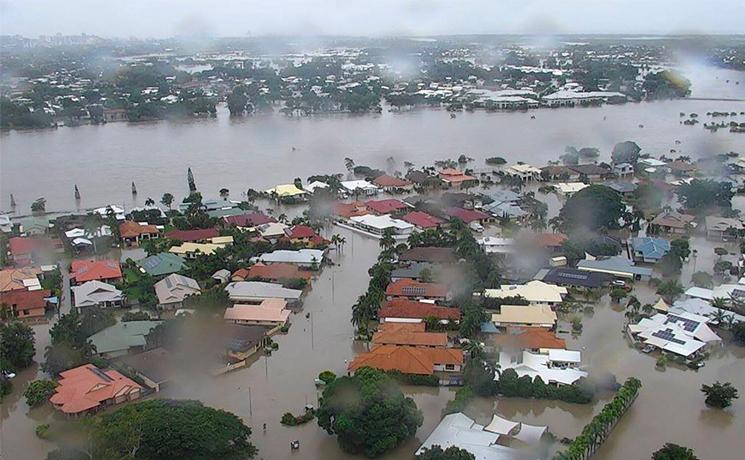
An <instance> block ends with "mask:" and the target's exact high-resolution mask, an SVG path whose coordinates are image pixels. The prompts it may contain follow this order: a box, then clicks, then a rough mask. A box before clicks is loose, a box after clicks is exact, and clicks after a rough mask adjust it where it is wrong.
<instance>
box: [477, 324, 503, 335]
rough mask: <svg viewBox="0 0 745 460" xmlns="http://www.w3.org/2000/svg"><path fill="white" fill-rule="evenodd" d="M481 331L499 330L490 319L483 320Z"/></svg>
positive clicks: (488, 332) (495, 331) (492, 332)
mask: <svg viewBox="0 0 745 460" xmlns="http://www.w3.org/2000/svg"><path fill="white" fill-rule="evenodd" d="M481 332H483V333H484V334H496V333H498V332H499V329H497V326H495V325H494V323H492V322H491V321H484V322H483V323H481Z"/></svg>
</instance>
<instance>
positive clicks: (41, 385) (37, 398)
mask: <svg viewBox="0 0 745 460" xmlns="http://www.w3.org/2000/svg"><path fill="white" fill-rule="evenodd" d="M55 388H57V384H56V383H54V382H53V381H51V380H34V381H31V382H29V383H28V385H27V386H26V389H25V390H24V391H23V396H25V397H26V404H28V405H29V407H37V406H40V405H42V404H44V403H45V402H47V401H49V398H51V397H52V395H53V394H54V389H55Z"/></svg>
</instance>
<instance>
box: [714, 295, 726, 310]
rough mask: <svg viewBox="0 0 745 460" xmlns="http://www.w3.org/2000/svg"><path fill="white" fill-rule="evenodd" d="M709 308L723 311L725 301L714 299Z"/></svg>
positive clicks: (720, 298)
mask: <svg viewBox="0 0 745 460" xmlns="http://www.w3.org/2000/svg"><path fill="white" fill-rule="evenodd" d="M711 306H712V307H714V308H718V309H720V310H721V309H724V308H725V307H726V306H727V299H725V298H724V297H714V299H712V301H711Z"/></svg>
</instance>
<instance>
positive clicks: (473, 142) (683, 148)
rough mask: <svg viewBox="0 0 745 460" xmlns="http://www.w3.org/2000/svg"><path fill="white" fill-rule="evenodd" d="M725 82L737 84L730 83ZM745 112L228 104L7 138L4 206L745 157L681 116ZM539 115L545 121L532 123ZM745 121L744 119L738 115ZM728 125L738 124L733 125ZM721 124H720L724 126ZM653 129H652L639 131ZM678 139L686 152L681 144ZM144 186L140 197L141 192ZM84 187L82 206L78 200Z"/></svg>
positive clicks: (741, 141)
mask: <svg viewBox="0 0 745 460" xmlns="http://www.w3.org/2000/svg"><path fill="white" fill-rule="evenodd" d="M690 76H691V79H692V81H693V95H692V96H697V97H723V96H727V97H730V98H740V99H745V89H743V86H745V85H739V86H735V85H734V81H736V80H742V81H744V82H745V73H743V72H732V71H726V70H721V69H707V71H706V72H698V73H691V75H690ZM726 79H729V80H730V83H729V84H726V83H724V81H725V80H726ZM709 111H735V112H738V113H739V112H741V111H745V102H732V101H730V102H725V101H708V100H672V101H660V102H651V103H640V104H632V103H630V104H624V105H606V106H603V107H592V108H573V109H541V110H534V111H530V112H514V113H506V112H497V113H485V112H483V111H480V112H474V113H461V114H458V115H457V118H455V119H451V118H450V115H449V113H448V112H446V111H444V110H431V109H423V110H415V111H411V112H405V113H390V112H388V111H384V112H383V113H382V114H380V115H361V116H348V115H332V116H313V117H303V118H287V117H285V116H283V115H279V114H274V115H265V116H254V117H248V118H241V119H234V118H233V119H231V118H230V117H228V116H227V110H226V109H225V107H220V109H219V113H218V117H217V118H213V119H198V120H190V121H182V122H162V123H109V124H107V125H100V126H81V127H76V128H60V129H56V130H42V131H23V132H19V131H11V132H3V133H2V134H0V150H1V154H0V209H4V210H8V209H9V206H10V205H9V200H10V194H11V193H13V194H14V196H15V199H16V202H17V204H18V208H17V211H18V212H19V213H28V212H29V209H30V205H31V202H33V200H35V199H36V198H38V197H40V196H44V197H46V199H47V210H50V211H51V210H74V209H76V207H80V208H92V207H97V206H102V205H105V204H108V203H117V204H120V205H124V206H125V207H127V208H129V207H132V206H135V205H142V204H143V203H144V201H145V200H146V199H147V198H148V197H153V198H154V199H155V200H156V201H159V198H160V197H161V196H162V194H163V193H164V192H170V193H173V194H174V195H175V196H176V197H177V199H178V198H179V197H181V196H185V195H186V194H187V193H188V189H187V183H186V169H187V167H191V169H192V171H193V172H194V175H195V178H196V183H197V185H198V186H199V188H200V190H202V192H203V194H204V195H207V196H216V195H217V193H218V191H219V190H220V189H221V188H222V187H226V188H228V189H229V190H231V191H232V192H233V197H234V198H239V197H240V193H241V192H245V191H246V190H247V189H248V188H254V189H257V190H264V189H266V188H269V187H272V186H274V185H276V184H278V183H286V182H291V181H292V179H293V178H295V177H301V178H302V179H303V180H305V179H306V178H307V177H308V176H309V175H311V174H319V173H320V174H325V173H329V172H343V171H344V158H345V157H351V158H352V159H354V161H355V162H356V163H357V164H366V165H370V166H374V167H379V168H385V167H386V166H387V161H386V159H388V158H389V157H393V158H394V159H395V161H396V164H397V167H398V168H399V169H404V168H403V163H404V161H410V162H412V163H415V164H416V165H419V166H421V165H430V164H432V163H433V161H434V160H441V159H447V158H457V157H458V156H459V155H460V154H466V155H468V156H471V157H473V158H474V159H475V160H476V161H475V163H473V166H477V167H480V166H483V160H484V158H487V157H491V156H502V157H504V158H506V159H507V160H508V161H509V162H514V161H519V160H522V161H526V162H530V163H533V164H535V165H539V166H542V165H544V164H545V163H546V162H547V161H549V160H555V159H557V158H558V157H559V155H561V154H563V152H564V147H565V146H567V145H574V146H578V147H582V146H594V147H598V148H599V149H600V152H601V158H602V159H607V157H608V155H609V152H610V149H611V148H612V146H613V145H614V144H615V143H617V142H620V141H623V140H627V139H630V140H634V141H636V142H637V143H638V144H639V145H640V146H641V147H642V148H643V149H644V152H648V153H651V154H653V155H660V154H663V153H664V154H670V149H675V150H676V151H677V152H678V154H686V155H690V156H691V157H693V158H698V157H701V156H704V155H710V154H718V153H723V152H729V151H742V150H743V147H744V146H745V136H743V135H742V134H733V133H729V132H728V131H727V130H719V131H718V132H717V133H710V132H708V131H707V130H705V129H703V127H702V126H701V124H699V125H696V126H685V125H682V124H681V121H682V120H683V118H681V117H680V116H679V113H680V112H684V113H686V114H688V113H692V112H696V113H698V114H699V115H700V116H699V120H701V121H702V122H704V121H710V120H711V118H710V117H707V116H705V114H706V112H709ZM532 116H535V119H531V117H532ZM735 118H736V119H737V120H738V121H740V122H745V116H739V115H738V117H735ZM728 119H729V118H728ZM716 120H717V121H721V119H716ZM639 125H643V128H641V127H639ZM676 140H679V141H680V144H676V143H675V141H676ZM132 181H134V182H135V183H136V184H137V190H138V192H139V193H138V195H137V196H136V197H135V198H133V197H132V195H131V193H130V184H131V182H132ZM75 184H77V185H78V187H79V189H80V193H81V196H82V198H81V200H80V202H79V203H76V202H75V200H74V196H73V187H74V185H75Z"/></svg>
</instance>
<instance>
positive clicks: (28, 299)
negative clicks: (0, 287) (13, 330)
mask: <svg viewBox="0 0 745 460" xmlns="http://www.w3.org/2000/svg"><path fill="white" fill-rule="evenodd" d="M51 295H52V293H51V291H49V289H39V290H37V291H29V290H26V289H15V290H13V291H5V292H0V304H5V305H9V306H10V307H11V309H12V310H13V311H16V312H18V311H20V310H39V309H41V310H42V311H41V315H44V311H43V310H44V309H45V308H46V306H47V301H46V300H44V299H45V298H47V297H49V296H51ZM29 316H33V315H29ZM37 316H38V315H37Z"/></svg>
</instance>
